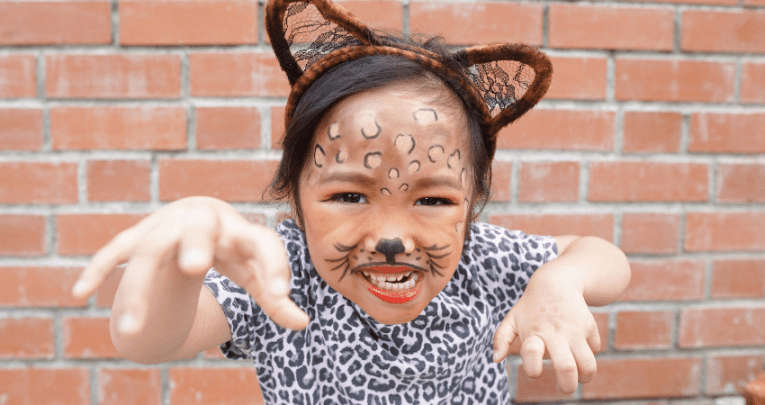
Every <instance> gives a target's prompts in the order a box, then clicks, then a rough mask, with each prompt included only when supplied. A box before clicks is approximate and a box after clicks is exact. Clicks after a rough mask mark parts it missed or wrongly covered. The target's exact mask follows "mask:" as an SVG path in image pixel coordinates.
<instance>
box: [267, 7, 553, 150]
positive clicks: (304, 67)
mask: <svg viewBox="0 0 765 405" xmlns="http://www.w3.org/2000/svg"><path fill="white" fill-rule="evenodd" d="M266 32H267V33H268V36H269V38H270V40H271V45H272V47H273V48H274V52H275V53H276V57H277V59H278V60H279V63H280V65H281V67H282V69H283V70H284V71H285V72H286V73H287V78H288V79H289V82H290V84H291V85H292V91H291V93H290V97H289V100H288V101H287V107H286V110H285V124H286V125H287V126H288V125H289V122H290V121H291V119H292V114H293V113H294V111H295V108H296V107H297V104H298V102H299V101H300V98H301V97H302V95H303V93H304V92H305V91H306V90H307V89H308V87H310V85H311V84H312V83H313V82H314V80H316V79H317V78H318V77H319V76H321V75H322V74H323V73H324V72H326V71H328V70H329V69H331V68H333V67H335V66H337V65H338V64H340V63H343V62H345V61H349V60H353V59H358V58H361V57H364V56H371V55H398V56H402V57H405V58H407V59H410V60H413V61H415V62H418V63H420V64H422V65H424V66H426V67H427V68H428V69H430V70H432V71H433V72H435V73H437V74H438V75H439V76H441V77H442V78H444V79H446V80H447V81H448V82H449V84H450V85H452V86H453V87H456V89H455V90H456V91H457V92H458V93H459V94H460V95H461V96H462V97H463V98H464V99H465V101H466V102H468V103H469V104H470V106H471V107H473V108H475V109H476V110H477V111H479V112H480V113H481V115H482V116H483V131H484V137H485V138H484V141H485V144H486V148H487V151H488V152H489V156H493V155H494V151H495V148H496V136H497V133H498V132H499V130H500V129H501V128H502V127H504V126H506V125H508V124H510V123H512V122H513V121H515V120H516V119H518V118H519V117H520V116H521V115H523V114H524V113H526V112H527V111H528V110H529V109H531V108H532V107H533V106H534V105H536V104H537V103H538V102H539V101H540V100H541V99H542V97H543V96H544V94H545V93H546V92H547V89H548V88H549V86H550V82H551V79H552V64H551V63H550V60H549V59H548V58H547V56H546V55H545V54H543V53H542V52H540V51H539V50H537V49H535V48H532V47H530V46H527V45H523V44H496V45H482V46H475V47H471V48H467V49H463V50H461V51H458V52H455V53H452V54H438V53H434V52H431V51H429V50H427V49H424V48H423V47H418V46H413V45H410V44H405V43H401V42H400V41H396V40H393V39H391V38H390V37H388V36H384V35H378V34H377V33H376V32H375V31H374V30H372V29H371V28H369V27H367V26H366V25H365V24H364V23H363V22H361V21H360V20H358V19H357V18H356V17H355V16H353V15H352V14H351V13H349V12H348V11H347V10H345V9H344V8H343V7H341V6H339V5H337V4H334V3H332V2H331V1H329V0H270V1H269V3H268V4H267V5H266Z"/></svg>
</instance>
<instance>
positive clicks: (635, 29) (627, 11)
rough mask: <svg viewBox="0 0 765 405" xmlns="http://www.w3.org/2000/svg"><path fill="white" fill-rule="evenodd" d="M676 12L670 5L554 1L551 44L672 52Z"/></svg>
mask: <svg viewBox="0 0 765 405" xmlns="http://www.w3.org/2000/svg"><path fill="white" fill-rule="evenodd" d="M673 14H674V12H673V11H672V10H670V9H666V8H652V7H641V8H633V7H605V6H589V5H569V4H552V5H550V16H549V28H548V29H549V45H550V47H552V48H599V49H630V50H661V51H669V50H672V48H673V41H674V16H673ZM646 27H651V29H646Z"/></svg>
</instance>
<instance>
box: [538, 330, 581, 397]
mask: <svg viewBox="0 0 765 405" xmlns="http://www.w3.org/2000/svg"><path fill="white" fill-rule="evenodd" d="M545 343H547V352H548V353H550V359H551V360H552V363H553V367H554V368H555V378H556V379H557V380H558V389H559V390H561V391H562V392H563V393H565V394H571V393H572V392H574V391H576V387H577V382H578V381H579V375H578V371H577V362H576V359H575V358H574V354H573V353H572V352H571V347H570V346H569V345H568V343H566V342H565V341H563V340H559V339H557V340H554V341H549V342H545Z"/></svg>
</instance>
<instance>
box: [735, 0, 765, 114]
mask: <svg viewBox="0 0 765 405" xmlns="http://www.w3.org/2000/svg"><path fill="white" fill-rule="evenodd" d="M763 4H765V1H764V2H763ZM741 101H742V102H744V103H765V63H744V67H743V69H742V71H741Z"/></svg>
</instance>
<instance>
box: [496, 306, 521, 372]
mask: <svg viewBox="0 0 765 405" xmlns="http://www.w3.org/2000/svg"><path fill="white" fill-rule="evenodd" d="M517 337H518V332H517V331H516V329H515V317H514V316H513V311H512V310H510V312H509V313H508V314H507V316H506V317H505V319H503V320H502V322H501V323H500V324H499V327H497V331H496V332H494V340H493V346H494V357H493V360H494V362H495V363H499V362H500V361H502V360H504V359H505V357H507V356H508V355H509V354H510V345H512V344H513V342H514V341H515V338H517Z"/></svg>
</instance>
